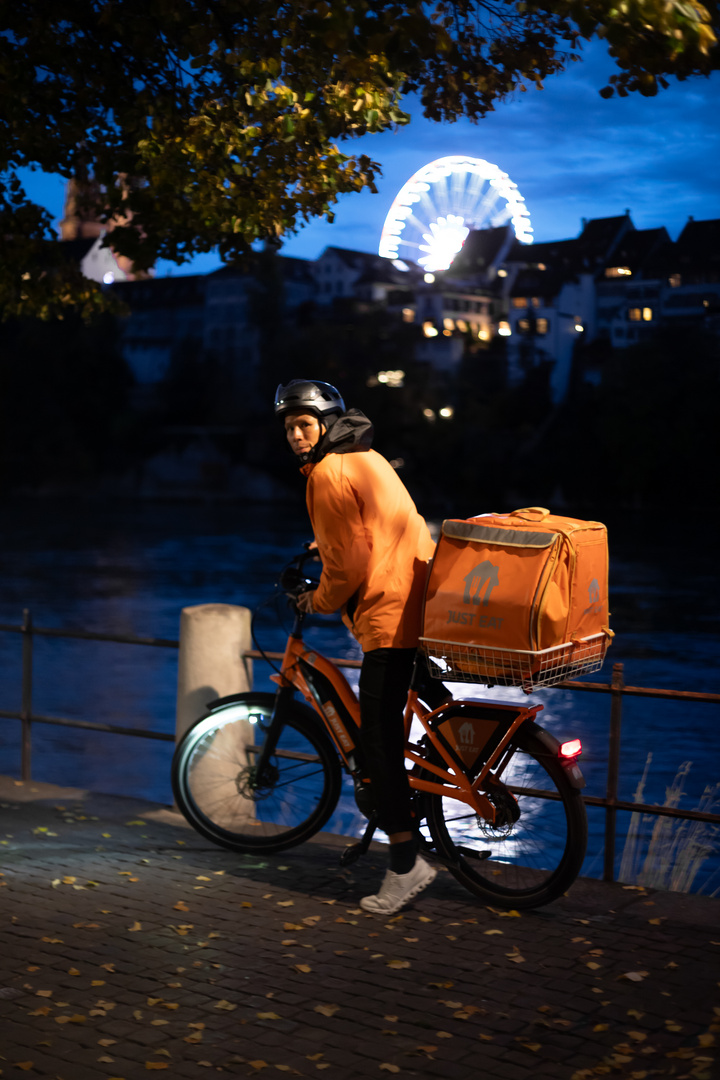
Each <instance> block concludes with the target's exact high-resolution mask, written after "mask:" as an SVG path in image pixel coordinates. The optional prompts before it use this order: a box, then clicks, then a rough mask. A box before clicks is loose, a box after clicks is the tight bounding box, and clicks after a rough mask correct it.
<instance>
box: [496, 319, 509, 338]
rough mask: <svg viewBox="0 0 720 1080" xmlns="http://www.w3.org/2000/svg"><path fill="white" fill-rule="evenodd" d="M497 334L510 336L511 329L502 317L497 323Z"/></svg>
mask: <svg viewBox="0 0 720 1080" xmlns="http://www.w3.org/2000/svg"><path fill="white" fill-rule="evenodd" d="M498 334H499V335H500V337H510V335H511V334H512V330H511V329H510V323H509V322H507V321H506V320H505V319H503V321H502V322H499V323H498Z"/></svg>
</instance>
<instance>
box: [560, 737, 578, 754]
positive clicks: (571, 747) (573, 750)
mask: <svg viewBox="0 0 720 1080" xmlns="http://www.w3.org/2000/svg"><path fill="white" fill-rule="evenodd" d="M580 754H582V743H581V742H580V740H579V739H570V740H569V741H568V742H564V743H563V744H562V745H561V747H560V757H563V758H574V757H579V756H580Z"/></svg>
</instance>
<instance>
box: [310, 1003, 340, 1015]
mask: <svg viewBox="0 0 720 1080" xmlns="http://www.w3.org/2000/svg"><path fill="white" fill-rule="evenodd" d="M339 1008H340V1006H339V1005H316V1006H315V1008H314V1010H313V1011H314V1012H316V1013H322V1015H323V1016H334V1015H335V1013H336V1012H337V1011H338V1009H339Z"/></svg>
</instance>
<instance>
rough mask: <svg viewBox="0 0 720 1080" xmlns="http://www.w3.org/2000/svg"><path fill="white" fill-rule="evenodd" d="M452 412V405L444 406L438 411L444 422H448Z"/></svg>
mask: <svg viewBox="0 0 720 1080" xmlns="http://www.w3.org/2000/svg"><path fill="white" fill-rule="evenodd" d="M454 412H455V410H454V409H453V407H452V405H446V406H445V407H444V408H443V409H441V410H440V415H441V416H442V417H443V419H444V420H449V419H450V417H451V416H453V414H454Z"/></svg>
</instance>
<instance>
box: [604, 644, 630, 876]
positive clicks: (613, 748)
mask: <svg viewBox="0 0 720 1080" xmlns="http://www.w3.org/2000/svg"><path fill="white" fill-rule="evenodd" d="M624 685H625V677H624V674H623V665H622V664H613V673H612V683H611V686H610V745H609V747H608V773H607V791H606V793H605V798H606V799H607V801H608V803H610V805H609V806H607V807H606V809H605V862H604V870H603V880H604V881H614V880H615V827H616V818H617V809H616V808H615V805H614V804H615V803H616V802H617V794H618V779H619V776H620V732H621V728H622V692H623V687H624Z"/></svg>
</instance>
